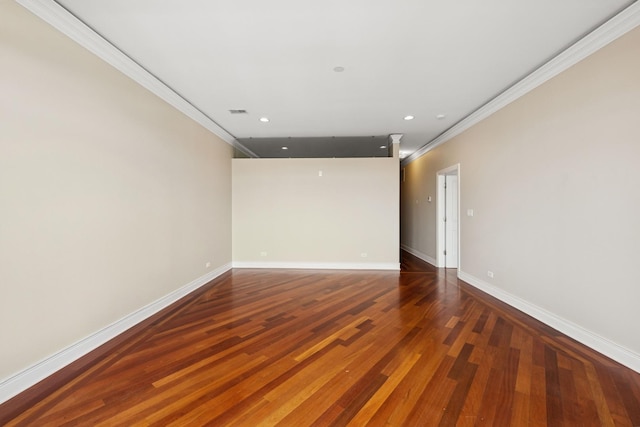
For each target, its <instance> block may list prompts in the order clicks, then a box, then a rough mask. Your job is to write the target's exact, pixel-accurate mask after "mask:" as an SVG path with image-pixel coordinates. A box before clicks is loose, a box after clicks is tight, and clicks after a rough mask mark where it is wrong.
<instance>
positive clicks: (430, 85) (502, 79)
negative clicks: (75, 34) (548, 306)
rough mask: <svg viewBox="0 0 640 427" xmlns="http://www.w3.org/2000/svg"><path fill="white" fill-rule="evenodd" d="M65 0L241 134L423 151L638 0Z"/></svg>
mask: <svg viewBox="0 0 640 427" xmlns="http://www.w3.org/2000/svg"><path fill="white" fill-rule="evenodd" d="M58 3H59V4H60V5H62V6H63V7H64V8H66V9H67V10H68V11H70V12H71V13H72V14H73V15H75V16H76V17H77V18H78V19H80V20H81V21H83V22H84V23H85V24H87V25H88V26H89V27H91V28H93V29H94V30H95V31H96V32H98V33H99V34H101V35H102V36H103V37H104V38H105V39H107V40H108V41H109V42H111V43H112V44H113V45H114V46H116V47H117V48H118V49H120V50H121V51H122V52H124V53H125V54H126V55H128V56H129V57H130V58H131V59H133V60H134V61H136V62H137V63H138V64H140V65H141V66H142V67H144V68H145V69H146V70H147V71H149V72H150V73H152V74H153V75H155V76H156V77H157V78H158V79H160V80H161V81H162V82H164V83H165V84H166V85H167V86H169V87H170V88H172V89H173V90H174V91H175V92H177V93H178V94H180V95H181V96H182V97H183V98H185V99H186V100H187V101H188V102H189V103H191V104H193V105H194V106H195V107H197V108H198V109H199V110H200V111H202V112H203V113H204V114H206V115H207V116H208V117H209V118H211V119H212V120H213V121H215V122H216V123H217V124H218V125H219V126H220V127H222V128H224V129H225V130H226V131H227V132H228V133H230V134H231V135H232V136H233V137H235V138H239V139H240V138H278V137H284V138H286V137H330V136H337V137H342V136H374V135H375V136H379V135H388V134H393V133H400V134H403V135H404V137H403V138H402V141H401V150H402V151H405V152H413V151H415V150H416V149H418V148H420V147H422V146H423V145H425V144H427V143H428V142H430V141H432V140H433V139H434V138H436V137H437V136H438V135H440V134H441V133H443V132H444V131H446V130H447V129H448V128H450V127H451V126H453V125H454V124H455V123H457V122H458V121H460V120H461V119H463V118H464V117H466V116H467V115H469V114H470V113H472V112H473V111H475V110H477V109H478V108H479V107H481V106H482V105H483V104H485V103H486V102H488V101H489V100H491V99H492V98H494V97H495V96H496V95H498V94H499V93H501V92H502V91H504V90H505V89H507V88H508V87H510V86H511V85H513V84H514V83H516V82H517V81H519V80H520V79H522V78H523V77H525V76H526V75H527V74H529V73H531V72H532V71H533V70H535V69H536V68H538V67H539V66H541V65H542V64H544V63H545V62H547V61H548V60H550V59H551V58H553V57H554V56H555V55H557V54H558V53H560V52H561V51H563V50H564V49H566V48H567V47H568V46H570V45H571V44H573V43H574V42H576V41H577V40H579V39H581V38H582V37H583V36H584V35H586V34H588V33H589V32H591V31H592V30H593V29H595V28H596V27H597V26H599V25H600V24H602V23H603V22H605V21H606V20H607V19H609V18H610V17H612V16H614V15H615V14H617V13H618V12H619V11H621V10H622V9H624V8H625V7H626V6H628V5H630V4H632V3H634V1H629V0H535V1H534V0H527V1H525V0H485V1H478V0H457V1H440V2H435V1H430V0H323V1H303V0H272V1H264V0H227V1H222V0H219V1H215V0H179V1H178V0H173V1H170V0H60V1H58ZM335 67H344V72H341V73H338V72H335V71H334V68H335ZM230 109H245V110H247V112H248V114H235V115H232V114H230V113H229V110H230ZM409 114H410V115H413V116H415V119H414V120H411V121H405V120H403V117H404V116H406V115H409ZM438 114H444V115H446V117H445V118H444V119H442V120H438V119H436V115H438ZM260 117H268V118H269V119H270V121H269V122H268V123H262V122H260V121H259V120H258V119H259V118H260ZM276 145H277V144H276ZM276 148H277V147H276Z"/></svg>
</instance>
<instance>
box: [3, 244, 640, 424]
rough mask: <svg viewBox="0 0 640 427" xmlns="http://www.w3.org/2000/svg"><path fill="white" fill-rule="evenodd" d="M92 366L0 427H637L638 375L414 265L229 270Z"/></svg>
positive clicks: (7, 409) (11, 405)
mask: <svg viewBox="0 0 640 427" xmlns="http://www.w3.org/2000/svg"><path fill="white" fill-rule="evenodd" d="M94 359H95V360H93V361H92V362H91V363H89V364H88V365H86V366H84V367H82V369H78V368H77V366H76V367H75V368H73V367H72V368H73V369H71V372H66V373H64V372H62V373H61V375H59V376H58V378H57V379H56V380H55V384H53V385H52V383H51V382H49V384H48V386H46V387H43V386H42V385H41V387H40V389H39V390H40V391H38V388H37V387H36V388H35V389H34V390H31V391H30V392H29V391H28V392H26V393H24V394H23V395H21V396H18V397H17V398H15V399H12V400H11V401H9V402H7V403H6V404H4V405H2V406H0V424H3V423H4V424H7V425H38V426H47V425H55V426H59V425H83V426H84V425H92V426H93V425H105V426H116V425H123V426H129V425H157V426H168V425H177V426H185V425H189V426H190V425H212V426H227V425H238V426H271V425H282V426H296V427H299V426H310V425H314V426H329V425H336V426H342V425H352V426H364V425H371V426H383V425H390V426H438V425H442V426H449V425H450V426H453V425H460V426H466V425H469V426H471V425H488V426H509V425H512V426H528V425H531V426H543V425H549V426H613V425H618V426H633V425H635V426H640V375H639V374H637V373H634V372H633V371H631V370H629V369H626V368H624V367H622V366H620V365H618V364H616V363H614V362H612V361H611V360H609V359H607V358H605V357H603V356H601V355H599V354H597V353H595V352H593V351H592V350H590V349H588V348H586V347H584V346H581V345H579V344H577V343H575V342H574V341H572V340H571V339H568V338H567V337H565V336H563V335H561V334H559V333H557V332H556V331H554V330H552V329H550V328H548V327H545V326H543V325H541V324H540V323H538V322H536V321H534V320H532V319H531V318H528V317H527V316H525V315H523V314H521V313H519V312H517V311H515V310H513V309H511V308H509V307H507V306H506V305H504V304H502V303H500V302H498V301H496V300H494V299H492V298H490V297H488V296H486V295H484V294H482V293H480V292H478V291H476V290H474V289H473V288H471V287H470V286H468V285H466V284H464V283H462V282H459V281H458V280H457V279H456V276H455V270H436V269H434V268H432V267H430V266H428V265H427V264H424V263H422V262H420V261H419V260H417V259H416V258H413V257H411V256H409V255H407V254H403V271H402V273H397V272H355V271H349V272H345V271H343V272H340V271H285V270H234V271H233V272H231V273H227V274H226V275H224V276H223V277H221V278H219V279H218V280H216V281H215V282H212V283H211V284H210V285H207V287H206V288H205V290H204V292H200V294H199V295H195V296H193V297H191V298H189V299H187V300H185V301H182V302H181V303H180V304H178V305H177V306H176V307H174V308H172V309H171V310H167V311H165V312H164V314H163V315H162V316H158V317H157V318H156V319H154V321H153V322H152V323H150V324H147V325H146V327H145V328H144V330H142V331H140V332H138V333H136V334H129V336H127V338H126V339H122V340H120V342H118V343H115V344H114V343H112V344H111V345H110V347H109V352H108V353H107V354H106V355H103V356H100V357H97V356H96V357H94ZM67 371H69V370H67ZM61 378H63V379H64V380H63V379H61ZM45 383H46V381H45ZM45 385H46V384H45ZM42 390H46V391H47V393H46V394H44V395H42V393H43V391H42Z"/></svg>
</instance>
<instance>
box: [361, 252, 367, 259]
mask: <svg viewBox="0 0 640 427" xmlns="http://www.w3.org/2000/svg"><path fill="white" fill-rule="evenodd" d="M360 256H361V257H362V258H366V257H367V256H368V255H367V253H366V252H362V253H361V254H360Z"/></svg>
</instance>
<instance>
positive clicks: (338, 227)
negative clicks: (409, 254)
mask: <svg viewBox="0 0 640 427" xmlns="http://www.w3.org/2000/svg"><path fill="white" fill-rule="evenodd" d="M398 170H399V169H398V159H394V158H375V159H374V158H372V159H369V158H360V159H234V160H233V261H234V265H235V264H236V263H271V264H273V263H285V264H289V265H290V264H303V263H315V264H321V263H325V264H360V263H368V264H371V265H372V266H373V264H379V266H381V265H382V264H387V265H394V266H395V268H398V262H399V261H398V257H399V255H398V242H399V225H398V222H399V214H398V200H399V185H398ZM319 171H322V176H319ZM262 252H266V256H261V253H262ZM363 253H366V254H367V257H366V258H364V257H362V254H363Z"/></svg>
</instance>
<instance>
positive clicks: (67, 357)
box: [0, 263, 231, 403]
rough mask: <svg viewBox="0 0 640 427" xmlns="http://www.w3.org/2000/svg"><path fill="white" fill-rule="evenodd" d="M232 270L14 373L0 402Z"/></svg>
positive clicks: (3, 385)
mask: <svg viewBox="0 0 640 427" xmlns="http://www.w3.org/2000/svg"><path fill="white" fill-rule="evenodd" d="M230 269H231V263H228V264H225V265H223V266H221V267H219V268H217V269H215V270H212V271H210V272H209V273H207V274H205V275H204V276H202V277H199V278H197V279H195V280H193V281H192V282H190V283H188V284H186V285H185V286H183V287H181V288H180V289H177V290H175V291H173V292H171V293H170V294H168V295H166V296H164V297H162V298H160V299H158V300H156V301H154V302H152V303H151V304H149V305H147V306H145V307H142V308H140V309H139V310H136V311H134V312H133V313H131V314H129V315H127V316H125V317H123V318H122V319H120V320H118V321H116V322H114V323H112V324H111V325H109V326H106V327H105V328H103V329H101V330H99V331H97V332H95V333H93V334H91V335H89V336H88V337H85V338H83V339H81V340H80V341H78V342H76V343H75V344H72V345H70V346H69V347H66V348H64V349H62V350H60V351H59V352H57V353H55V354H53V355H51V356H49V357H47V358H46V359H43V360H41V361H40V362H38V363H36V364H34V365H32V366H30V367H28V368H26V369H24V370H22V371H20V372H18V373H16V374H15V375H12V376H10V377H8V378H6V379H4V380H2V381H1V382H0V403H2V402H5V401H7V400H9V399H11V398H12V397H14V396H15V395H17V394H19V393H21V392H23V391H24V390H26V389H28V388H29V387H31V386H33V385H34V384H36V383H38V382H40V381H42V380H43V379H45V378H46V377H48V376H49V375H51V374H53V373H55V372H56V371H59V370H60V369H62V368H64V367H65V366H67V365H68V364H70V363H71V362H73V361H75V360H77V359H79V358H80V357H82V356H84V355H85V354H87V353H89V352H90V351H92V350H95V349H96V348H98V347H99V346H101V345H102V344H104V343H106V342H107V341H109V340H111V339H113V338H115V337H116V336H118V335H119V334H121V333H123V332H124V331H126V330H127V329H130V328H131V327H132V326H135V325H137V324H138V323H140V322H142V321H143V320H145V319H147V318H148V317H150V316H152V315H154V314H155V313H157V312H159V311H160V310H162V309H164V308H165V307H168V306H170V305H171V304H173V303H174V302H176V301H178V300H179V299H180V298H182V297H184V296H185V295H188V294H189V293H191V292H193V291H195V290H196V289H198V288H199V287H201V286H203V285H205V284H207V283H209V282H210V281H211V280H213V279H215V278H216V277H218V276H220V275H221V274H223V273H225V272H227V271H229V270H230Z"/></svg>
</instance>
